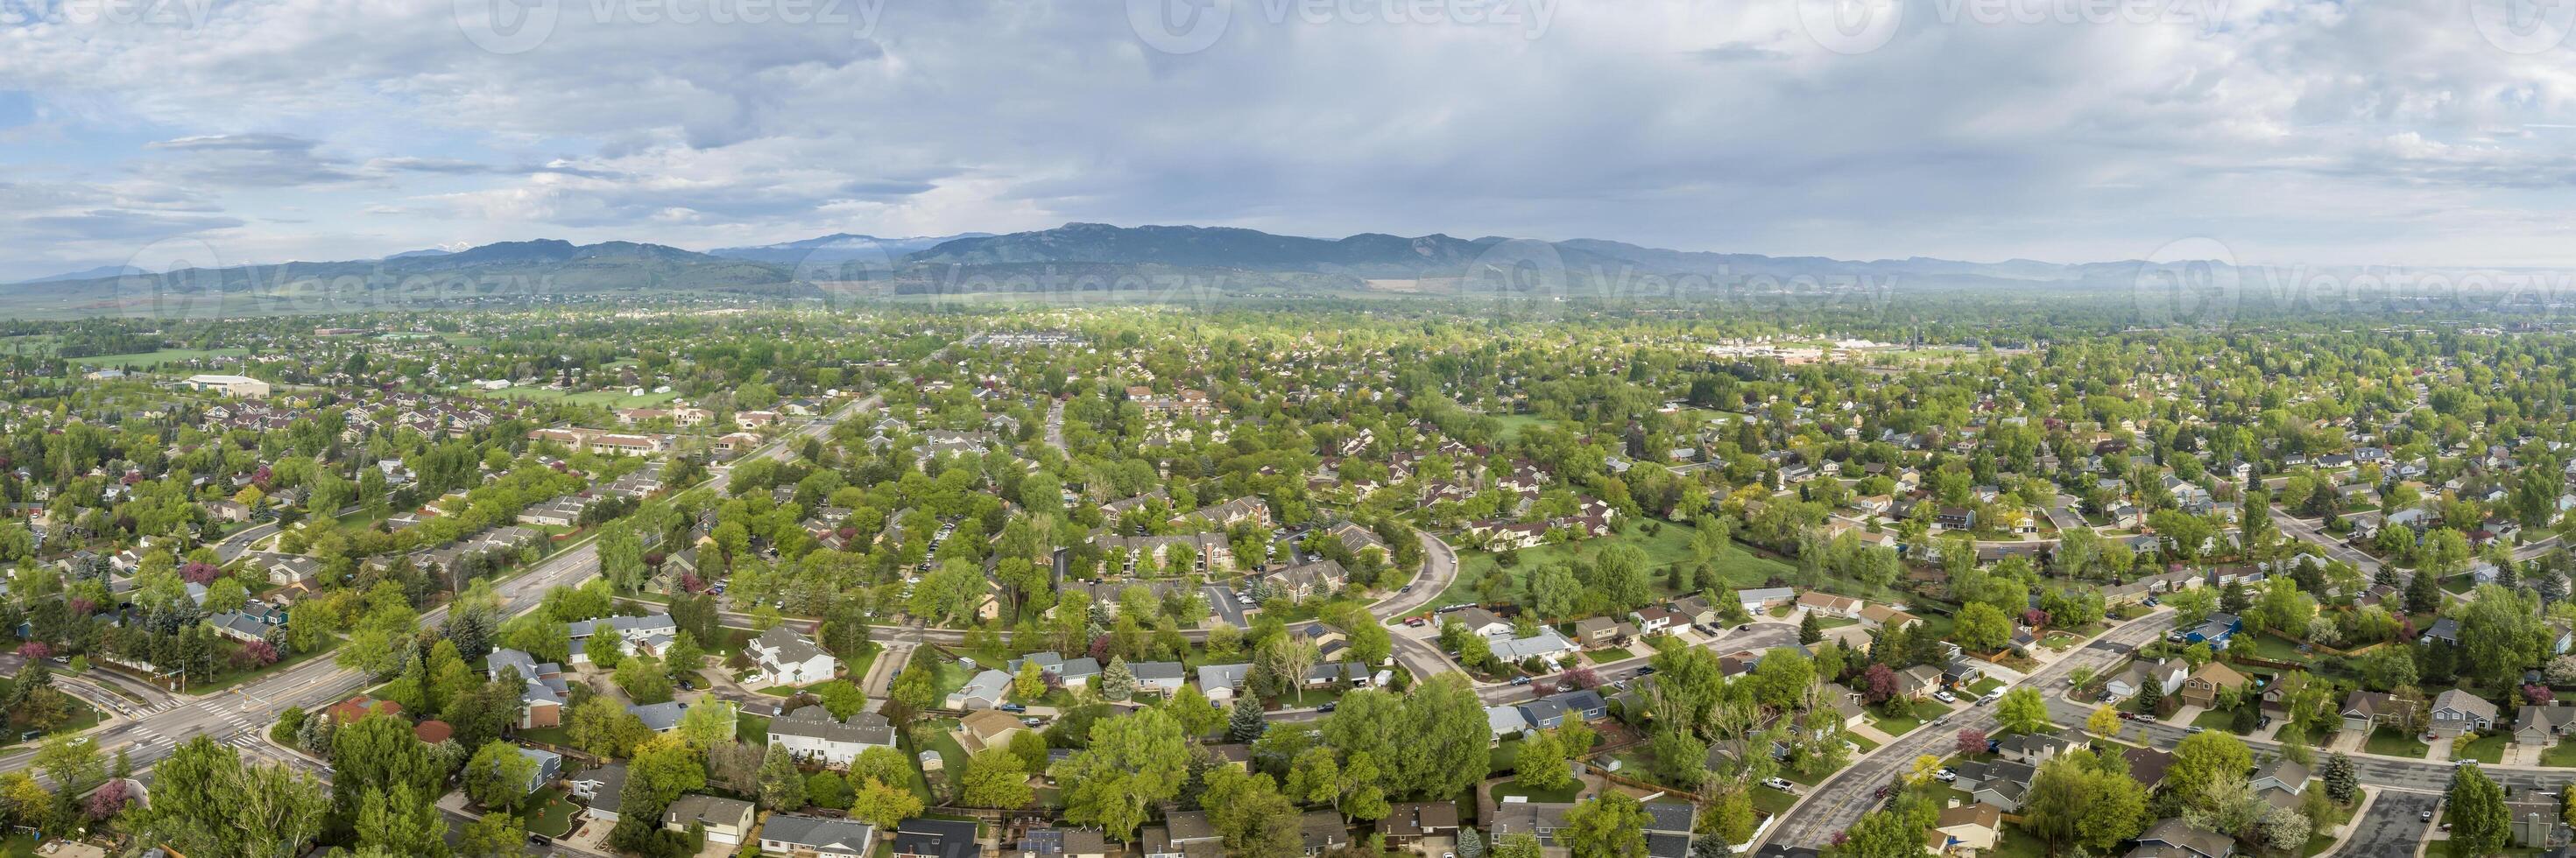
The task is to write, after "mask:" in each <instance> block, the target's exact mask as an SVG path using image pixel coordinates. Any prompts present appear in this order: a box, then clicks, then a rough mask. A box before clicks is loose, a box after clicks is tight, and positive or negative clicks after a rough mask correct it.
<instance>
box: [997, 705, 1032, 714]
mask: <svg viewBox="0 0 2576 858" xmlns="http://www.w3.org/2000/svg"><path fill="white" fill-rule="evenodd" d="M996 708H998V709H1001V710H1002V711H1004V712H1009V713H1011V714H1014V715H1017V714H1019V713H1022V712H1026V711H1029V707H1026V706H1022V705H1020V704H1017V703H1004V704H1002V705H1001V706H999V707H996Z"/></svg>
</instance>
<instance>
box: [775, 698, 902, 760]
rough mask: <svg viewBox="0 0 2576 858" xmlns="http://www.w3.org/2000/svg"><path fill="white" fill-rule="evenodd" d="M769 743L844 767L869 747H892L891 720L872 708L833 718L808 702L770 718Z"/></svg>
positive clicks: (828, 712) (802, 756) (803, 756)
mask: <svg viewBox="0 0 2576 858" xmlns="http://www.w3.org/2000/svg"><path fill="white" fill-rule="evenodd" d="M769 743H770V744H772V745H776V746H778V747H782V748H786V749H787V753H788V754H789V755H791V756H794V757H796V758H797V759H801V760H810V761H813V762H817V763H821V764H823V765H827V766H833V767H847V766H848V765H849V764H850V761H851V760H854V759H858V756H859V754H860V753H861V752H863V751H866V750H867V749H869V748H891V747H894V724H893V723H892V722H889V721H887V720H886V717H885V716H883V715H879V714H877V713H874V712H860V713H858V714H856V715H852V716H850V718H849V720H847V721H834V720H832V713H831V712H830V711H827V710H825V709H824V708H823V707H821V706H807V707H804V708H802V709H798V710H796V711H794V712H789V713H787V714H785V715H781V716H778V717H777V718H774V719H771V720H770V722H769Z"/></svg>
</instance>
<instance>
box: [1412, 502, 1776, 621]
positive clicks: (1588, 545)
mask: <svg viewBox="0 0 2576 858" xmlns="http://www.w3.org/2000/svg"><path fill="white" fill-rule="evenodd" d="M1692 532H1693V528H1692V527H1691V526H1690V525H1687V524H1674V523H1671V522H1665V523H1664V524H1663V526H1662V529H1661V531H1660V532H1658V533H1656V534H1655V535H1654V536H1647V535H1646V531H1645V529H1644V527H1643V526H1642V525H1637V524H1632V525H1631V526H1630V527H1629V528H1628V529H1627V530H1626V531H1623V532H1619V533H1614V534H1611V535H1610V536H1606V537H1602V538H1599V539H1587V540H1583V541H1581V542H1568V543H1562V544H1558V545H1541V546H1538V547H1536V548H1524V549H1521V550H1520V551H1518V552H1515V553H1516V555H1517V557H1516V559H1517V560H1518V561H1519V562H1518V563H1516V564H1514V565H1513V566H1511V567H1510V568H1505V567H1503V566H1502V565H1501V564H1500V563H1498V562H1496V560H1495V555H1494V553H1493V552H1490V551H1476V550H1470V549H1466V548H1460V549H1459V550H1458V563H1459V567H1460V568H1459V571H1458V579H1457V580H1456V581H1453V582H1450V584H1449V589H1447V590H1443V591H1441V592H1440V597H1439V598H1437V599H1434V600H1432V603H1431V604H1432V605H1433V606H1435V607H1436V606H1440V605H1462V604H1472V603H1475V602H1478V601H1481V600H1480V599H1479V598H1478V597H1477V594H1478V593H1479V592H1480V590H1479V589H1478V588H1477V586H1476V584H1477V582H1480V581H1483V580H1484V579H1485V576H1486V575H1491V574H1503V575H1509V576H1511V578H1512V580H1513V582H1514V586H1515V588H1517V587H1518V586H1519V584H1518V582H1521V581H1524V580H1526V578H1527V576H1528V574H1529V570H1531V569H1534V568H1537V567H1539V566H1544V565H1550V564H1562V563H1567V562H1571V561H1573V560H1576V559H1583V560H1590V559H1592V558H1594V557H1598V556H1600V553H1601V549H1604V548H1608V547H1610V546H1612V545H1617V544H1623V543H1624V544H1628V545H1634V546H1636V547H1637V548H1638V549H1639V550H1641V551H1644V552H1645V553H1646V562H1647V563H1648V564H1649V566H1650V567H1651V568H1652V569H1653V570H1654V572H1655V574H1654V579H1655V585H1656V589H1657V590H1658V591H1659V592H1660V591H1661V590H1662V589H1663V586H1664V582H1665V576H1664V574H1663V570H1664V568H1665V567H1667V566H1670V565H1672V564H1675V563H1688V562H1696V561H1695V559H1694V558H1693V557H1692V555H1691V550H1690V539H1691V534H1692ZM1714 565H1715V566H1716V567H1717V571H1718V574H1720V575H1723V576H1725V578H1726V582H1727V583H1728V584H1729V585H1731V586H1734V587H1736V588H1738V589H1741V588H1745V587H1758V586H1761V585H1762V584H1763V582H1765V581H1768V580H1770V579H1771V578H1772V577H1774V576H1779V577H1787V576H1789V575H1792V574H1795V573H1796V572H1797V570H1796V569H1793V568H1790V566H1789V564H1786V563H1781V562H1779V561H1776V560H1771V559H1769V558H1765V557H1758V556H1755V555H1754V554H1752V553H1751V552H1747V551H1745V550H1744V549H1743V548H1741V547H1739V546H1733V545H1730V546H1727V549H1726V552H1725V553H1724V554H1722V555H1719V557H1718V558H1717V561H1716V563H1715V564H1714ZM1665 595H1673V594H1670V593H1667V594H1665Z"/></svg>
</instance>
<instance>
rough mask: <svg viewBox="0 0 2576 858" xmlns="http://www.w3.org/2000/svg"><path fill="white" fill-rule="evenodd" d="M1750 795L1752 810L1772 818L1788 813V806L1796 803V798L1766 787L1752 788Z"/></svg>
mask: <svg viewBox="0 0 2576 858" xmlns="http://www.w3.org/2000/svg"><path fill="white" fill-rule="evenodd" d="M1752 793H1753V807H1754V809H1755V810H1759V811H1762V812H1763V813H1768V814H1771V815H1774V816H1777V815H1780V814H1783V813H1788V812H1789V806H1790V805H1793V804H1797V803H1798V797H1797V796H1794V795H1790V794H1788V793H1785V792H1781V791H1779V790H1776V789H1770V788H1767V787H1758V786H1757V787H1753V788H1752Z"/></svg>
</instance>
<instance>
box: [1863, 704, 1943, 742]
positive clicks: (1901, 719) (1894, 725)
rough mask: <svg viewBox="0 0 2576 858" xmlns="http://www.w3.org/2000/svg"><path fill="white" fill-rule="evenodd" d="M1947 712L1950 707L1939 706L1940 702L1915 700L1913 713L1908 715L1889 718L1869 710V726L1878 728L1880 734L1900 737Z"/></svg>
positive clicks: (1876, 711) (1875, 710) (1874, 710)
mask: <svg viewBox="0 0 2576 858" xmlns="http://www.w3.org/2000/svg"><path fill="white" fill-rule="evenodd" d="M1949 712H1950V707H1948V706H1943V705H1941V702H1940V701H1937V700H1917V701H1914V711H1913V713H1912V714H1910V715H1900V716H1895V717H1889V716H1885V715H1881V714H1879V713H1878V710H1877V709H1871V710H1869V725H1870V726H1872V727H1876V728H1878V731H1879V732H1881V733H1885V734H1887V735H1890V736H1902V735H1905V734H1906V733H1907V732H1909V731H1911V730H1913V729H1914V728H1916V727H1921V726H1923V722H1926V721H1930V720H1932V719H1934V718H1939V717H1941V716H1942V715H1946V714H1948V713H1949Z"/></svg>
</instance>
